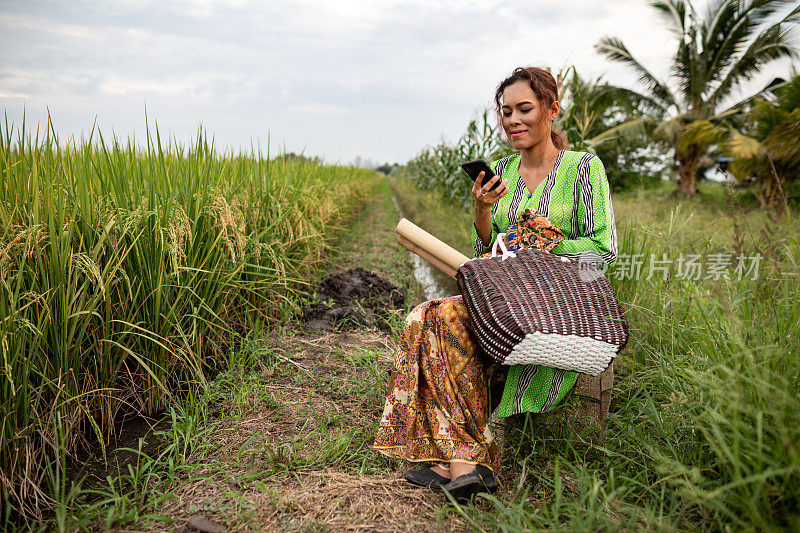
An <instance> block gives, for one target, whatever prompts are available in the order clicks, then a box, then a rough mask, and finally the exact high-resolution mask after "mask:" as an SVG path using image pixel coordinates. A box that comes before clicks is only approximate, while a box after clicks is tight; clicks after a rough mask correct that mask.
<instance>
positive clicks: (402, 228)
mask: <svg viewBox="0 0 800 533" xmlns="http://www.w3.org/2000/svg"><path fill="white" fill-rule="evenodd" d="M395 231H396V232H397V233H398V235H400V236H401V237H403V238H404V239H405V240H406V241H408V242H409V243H411V244H414V245H415V246H417V247H418V248H419V249H421V250H424V251H425V253H426V255H427V257H423V256H422V255H420V254H419V253H417V252H416V251H415V250H411V251H412V252H414V253H416V254H417V255H419V256H420V257H422V258H423V259H425V260H426V261H428V262H429V263H431V264H432V265H433V266H435V267H436V268H438V269H439V270H441V271H442V272H445V273H446V274H447V275H448V276H450V275H455V271H456V270H458V267H460V266H461V265H462V264H464V263H465V262H467V261H469V257H467V256H466V255H464V254H462V253H461V252H459V251H458V250H456V249H455V248H453V247H451V246H448V245H447V244H445V243H444V242H442V241H440V240H439V239H437V238H436V237H434V236H433V235H431V234H430V233H428V232H427V231H425V230H424V229H422V228H420V227H419V226H416V225H415V224H413V223H412V222H410V221H409V220H406V219H405V218H402V219H400V222H398V223H397V227H396V228H395ZM398 242H399V241H398ZM401 244H402V243H401ZM404 246H405V245H404ZM407 248H408V247H407ZM409 249H410V248H409ZM428 258H435V259H437V260H438V262H439V264H440V265H446V266H447V267H448V268H447V269H444V268H442V267H441V266H438V265H437V264H435V263H434V262H432V261H431V260H430V259H428ZM450 270H452V271H453V274H450V273H449V271H450Z"/></svg>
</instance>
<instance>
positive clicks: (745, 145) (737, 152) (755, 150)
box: [727, 132, 767, 159]
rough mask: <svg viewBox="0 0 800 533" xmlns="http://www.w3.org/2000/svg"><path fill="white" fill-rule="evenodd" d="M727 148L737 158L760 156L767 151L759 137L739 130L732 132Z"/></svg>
mask: <svg viewBox="0 0 800 533" xmlns="http://www.w3.org/2000/svg"><path fill="white" fill-rule="evenodd" d="M727 150H728V152H729V153H730V155H731V156H732V157H733V158H735V159H752V158H760V157H763V156H764V154H765V153H766V151H767V150H766V148H765V147H764V145H763V144H762V143H761V142H760V141H759V140H758V139H755V138H753V137H750V136H747V135H744V134H742V133H738V132H733V133H732V134H731V136H730V139H729V140H728V143H727Z"/></svg>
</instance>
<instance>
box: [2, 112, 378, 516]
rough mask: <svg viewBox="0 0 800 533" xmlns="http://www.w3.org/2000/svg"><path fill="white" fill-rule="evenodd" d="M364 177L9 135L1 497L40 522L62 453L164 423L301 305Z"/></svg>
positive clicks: (169, 145)
mask: <svg viewBox="0 0 800 533" xmlns="http://www.w3.org/2000/svg"><path fill="white" fill-rule="evenodd" d="M376 184H377V176H376V175H375V174H374V173H373V172H370V171H365V170H360V169H354V168H349V167H340V166H327V165H323V164H319V163H314V162H310V161H307V160H289V159H288V158H282V157H281V158H274V159H270V158H269V157H268V154H267V155H264V154H262V153H260V152H257V151H252V152H251V153H247V154H234V153H219V152H218V151H217V150H215V148H214V146H213V143H210V142H209V141H208V139H207V137H206V136H205V134H204V133H203V132H202V131H200V132H199V133H198V136H197V138H196V139H195V141H194V142H193V143H191V144H189V145H180V144H177V143H176V142H174V141H170V142H164V141H162V139H161V138H160V135H159V132H158V129H157V128H156V129H154V130H148V134H147V138H146V141H145V143H144V144H142V145H139V144H137V143H135V142H134V141H132V140H127V141H124V142H123V141H121V140H119V139H117V138H112V139H104V138H103V137H102V135H100V133H98V132H92V134H91V135H90V136H89V138H88V139H84V140H80V141H76V140H75V139H73V138H70V139H69V140H67V142H66V143H63V142H59V139H58V138H57V137H56V135H55V132H54V130H53V129H52V127H51V126H50V125H49V124H48V127H47V128H44V129H43V130H39V129H37V130H36V131H35V132H31V131H28V130H27V129H26V125H25V124H24V122H23V124H22V126H21V127H20V129H17V130H15V128H14V126H12V125H9V124H8V122H7V121H6V122H5V123H4V124H3V125H2V128H0V286H1V287H2V290H0V357H1V358H2V362H1V363H0V368H1V369H2V370H0V373H2V376H1V379H0V491H1V492H2V505H3V507H4V509H5V510H8V509H11V510H12V511H13V512H15V513H19V514H21V516H24V517H34V518H41V517H42V513H43V512H44V510H46V509H48V508H49V507H51V506H52V504H53V498H54V496H55V495H53V494H48V493H47V491H46V490H44V489H43V486H44V481H45V477H46V472H47V471H48V467H49V466H50V467H52V468H57V467H58V465H57V464H54V463H53V461H54V460H55V456H54V455H53V454H52V453H51V451H52V450H54V449H60V450H61V452H63V454H64V455H66V456H74V454H75V453H76V452H77V451H78V450H80V449H85V448H87V447H89V446H90V445H91V443H93V442H99V443H101V445H102V443H104V442H105V441H106V439H107V437H108V435H109V432H110V431H111V430H112V429H113V427H114V426H113V421H114V420H115V419H118V418H119V416H120V415H122V414H125V413H142V414H153V413H156V412H159V411H161V410H163V409H165V408H166V407H167V406H168V405H169V403H170V397H171V395H172V394H174V393H175V392H176V391H181V390H182V391H186V390H194V389H197V390H201V391H202V390H206V389H207V383H206V378H205V376H206V375H207V374H208V373H209V372H213V371H216V370H219V369H222V368H224V366H225V364H226V358H225V354H226V353H227V351H228V349H229V346H230V345H231V343H233V342H235V340H236V339H237V338H239V337H240V336H241V335H242V334H244V333H245V332H246V331H248V329H250V328H252V327H253V326H256V325H265V324H269V323H275V322H277V321H279V320H282V319H285V318H287V317H288V316H289V315H290V314H291V313H293V312H294V311H296V310H297V309H298V303H297V302H298V300H299V297H300V295H301V294H303V293H304V287H305V285H304V284H305V282H304V280H305V279H307V277H308V275H309V273H310V272H312V271H314V270H315V268H317V266H319V263H320V262H321V261H323V259H324V255H323V254H324V252H325V249H326V246H327V245H328V243H330V242H331V238H332V236H333V233H334V232H335V231H336V229H337V225H336V224H337V221H338V220H339V219H341V217H342V216H343V215H344V214H345V213H346V212H348V211H349V210H350V209H352V208H353V207H354V206H355V205H357V204H359V203H361V202H363V201H364V199H365V198H366V197H367V195H369V194H370V193H371V191H372V190H373V188H374V187H375V185H376ZM5 512H7V511H4V513H5Z"/></svg>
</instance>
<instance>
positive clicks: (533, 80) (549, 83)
mask: <svg viewBox="0 0 800 533" xmlns="http://www.w3.org/2000/svg"><path fill="white" fill-rule="evenodd" d="M519 81H525V82H528V84H529V85H530V86H531V89H532V90H533V94H535V95H536V98H538V99H539V102H541V103H543V104H545V105H546V106H547V107H548V108H549V107H550V106H551V105H553V102H556V101H558V85H557V84H556V79H555V78H554V77H553V75H552V74H550V73H549V72H548V71H546V70H545V69H543V68H539V67H517V68H515V69H514V72H512V73H511V75H510V76H509V77H507V78H506V79H504V80H503V81H501V82H500V85H498V86H497V90H496V91H495V93H494V103H495V105H496V106H497V107H496V111H497V119H498V121H500V122H502V118H501V117H502V111H501V110H502V107H503V103H502V99H503V91H504V90H505V89H506V87H508V86H510V85H514V84H515V83H517V82H519ZM550 139H552V141H553V144H554V145H556V148H558V149H559V150H564V149H566V148H567V146H568V144H567V138H566V136H565V135H564V133H563V132H560V131H557V130H554V129H551V130H550Z"/></svg>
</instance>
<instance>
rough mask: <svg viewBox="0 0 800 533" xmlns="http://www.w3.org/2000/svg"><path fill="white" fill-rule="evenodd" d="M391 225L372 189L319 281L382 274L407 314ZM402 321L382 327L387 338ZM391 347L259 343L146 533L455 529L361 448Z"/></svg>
mask: <svg viewBox="0 0 800 533" xmlns="http://www.w3.org/2000/svg"><path fill="white" fill-rule="evenodd" d="M396 221H397V216H396V211H395V208H394V206H393V204H392V201H391V196H390V191H389V188H388V186H387V185H386V184H385V183H384V184H382V185H381V187H379V188H378V190H377V193H376V195H375V197H374V199H373V200H372V202H371V204H370V205H369V206H367V208H366V209H365V210H364V211H363V212H362V213H361V214H360V215H358V216H357V217H355V219H354V220H353V221H352V223H351V225H350V228H349V229H348V230H347V232H345V234H344V236H343V237H342V239H341V241H340V243H339V244H338V245H337V250H338V252H337V254H336V255H335V256H334V257H332V258H331V262H330V268H329V272H332V271H335V270H337V269H342V268H352V267H363V268H367V269H371V270H375V271H379V272H382V273H383V274H385V275H386V276H387V277H388V278H389V279H390V280H391V281H392V282H394V283H395V284H397V285H400V286H402V287H403V288H404V289H406V290H407V291H408V293H409V296H408V298H407V302H406V304H407V306H413V305H415V304H416V303H417V302H418V299H419V290H418V287H416V283H415V282H414V281H413V277H412V276H411V267H410V263H409V260H408V256H407V253H406V252H405V251H404V250H402V249H400V248H399V247H398V246H397V245H396V244H395V242H394V241H395V235H394V232H393V227H394V224H395V223H396ZM405 313H406V310H399V311H398V312H396V316H395V317H393V318H390V320H389V322H390V323H391V324H390V326H391V327H392V330H393V331H396V330H397V326H398V324H399V323H401V322H402V318H403V317H404V316H405ZM395 342H396V341H395V339H394V338H393V336H392V334H391V333H385V332H382V331H380V330H379V329H377V328H375V329H369V330H368V329H359V330H353V331H350V332H318V333H313V334H312V333H309V332H307V331H304V330H303V328H302V326H300V327H296V328H292V329H290V330H287V331H286V332H284V334H283V335H275V334H273V335H270V336H268V337H265V338H263V339H261V340H260V341H259V342H258V344H257V348H256V349H257V351H258V353H259V356H260V358H261V366H262V369H261V370H260V371H259V372H258V373H256V374H252V375H247V376H244V377H243V378H242V380H241V382H240V383H239V384H238V385H237V386H236V387H234V390H233V392H232V393H229V394H227V395H226V396H225V397H224V398H223V399H222V400H221V402H220V405H219V413H220V416H219V417H218V418H217V419H216V420H215V421H214V422H213V423H214V424H215V429H214V432H213V435H212V438H211V443H212V446H210V447H209V449H208V450H206V451H205V452H203V453H200V454H198V455H199V456H200V457H198V458H197V460H196V461H195V462H196V464H195V465H193V466H194V467H195V471H194V473H193V474H192V476H191V479H189V480H187V482H186V483H183V484H180V485H179V486H178V487H177V488H176V489H175V490H174V491H173V494H174V496H175V498H174V500H172V501H171V502H170V503H168V504H166V505H164V506H162V508H160V509H159V510H158V514H161V515H162V516H166V517H168V518H169V519H171V520H174V521H175V522H174V523H173V524H169V523H167V522H160V523H156V524H152V526H153V527H155V528H156V529H162V528H164V529H168V530H169V529H172V528H174V527H176V526H178V530H179V531H198V530H203V527H206V526H203V524H204V523H205V524H206V525H208V524H211V526H208V531H212V530H213V525H214V523H216V524H218V525H219V526H220V527H222V526H227V528H228V530H229V531H231V530H255V531H453V530H462V529H465V525H464V523H463V522H462V521H461V518H460V517H459V516H458V515H457V514H456V512H455V511H454V510H452V509H451V508H449V507H447V506H444V505H443V504H444V500H443V496H442V495H441V494H437V493H433V492H431V491H428V490H424V489H416V488H412V487H411V486H410V485H409V484H408V483H406V482H405V481H403V480H402V478H401V477H400V474H399V473H400V471H401V470H402V465H401V464H399V463H398V462H396V461H393V460H389V459H387V458H385V457H383V456H381V455H379V454H377V453H375V452H373V451H371V450H370V449H369V445H370V444H371V442H372V438H373V435H374V432H375V428H376V424H377V420H378V418H379V417H380V414H381V410H382V406H383V400H384V394H385V390H386V386H387V383H388V371H389V369H390V367H391V357H392V352H393V347H394V345H395ZM204 519H205V520H206V522H203V520H204ZM187 521H188V522H189V524H190V526H189V527H187V526H186V525H185V524H187ZM209 521H210V522H209ZM192 524H194V525H196V526H197V527H196V528H192V527H191V525H192ZM220 530H222V529H220Z"/></svg>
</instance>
